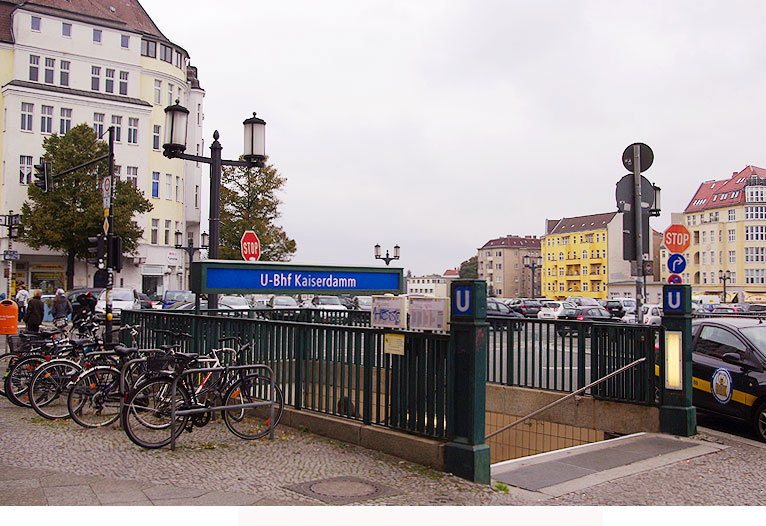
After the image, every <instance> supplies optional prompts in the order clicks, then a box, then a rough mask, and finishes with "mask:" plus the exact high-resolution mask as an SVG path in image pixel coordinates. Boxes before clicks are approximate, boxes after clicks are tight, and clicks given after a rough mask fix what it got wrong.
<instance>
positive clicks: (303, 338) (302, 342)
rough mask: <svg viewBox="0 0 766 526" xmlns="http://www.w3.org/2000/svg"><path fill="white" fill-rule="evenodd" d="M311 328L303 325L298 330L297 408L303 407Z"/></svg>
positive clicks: (296, 356)
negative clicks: (304, 364)
mask: <svg viewBox="0 0 766 526" xmlns="http://www.w3.org/2000/svg"><path fill="white" fill-rule="evenodd" d="M309 330H310V329H309V328H308V327H301V328H299V329H298V330H297V331H296V332H297V338H298V341H297V342H296V343H297V345H296V346H295V384H294V385H295V387H294V389H295V409H302V407H303V362H304V358H305V356H306V349H307V348H308V345H309V339H310V334H308V332H309Z"/></svg>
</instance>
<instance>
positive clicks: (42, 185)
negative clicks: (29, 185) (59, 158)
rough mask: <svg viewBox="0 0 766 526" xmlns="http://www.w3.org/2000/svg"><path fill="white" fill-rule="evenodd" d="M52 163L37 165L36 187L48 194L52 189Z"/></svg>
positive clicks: (42, 162)
mask: <svg viewBox="0 0 766 526" xmlns="http://www.w3.org/2000/svg"><path fill="white" fill-rule="evenodd" d="M49 169H50V163H46V162H45V161H40V164H36V165H35V186H36V187H38V188H39V189H40V190H42V192H43V193H46V192H47V191H48V189H49V188H50V182H51V175H50V172H49Z"/></svg>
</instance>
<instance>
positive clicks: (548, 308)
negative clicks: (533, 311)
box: [537, 301, 576, 320]
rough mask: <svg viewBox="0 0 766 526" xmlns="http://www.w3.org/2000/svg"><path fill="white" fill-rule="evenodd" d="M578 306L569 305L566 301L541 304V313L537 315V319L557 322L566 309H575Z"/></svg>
mask: <svg viewBox="0 0 766 526" xmlns="http://www.w3.org/2000/svg"><path fill="white" fill-rule="evenodd" d="M575 307H576V305H575V304H574V303H568V302H566V301H546V302H545V303H541V307H540V312H538V313H537V318H538V319H541V320H556V319H558V317H559V314H561V311H563V310H564V309H566V308H570V309H573V308H575Z"/></svg>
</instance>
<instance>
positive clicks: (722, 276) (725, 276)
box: [718, 270, 731, 303]
mask: <svg viewBox="0 0 766 526" xmlns="http://www.w3.org/2000/svg"><path fill="white" fill-rule="evenodd" d="M718 279H719V280H720V281H723V302H724V303H726V282H727V281H731V270H727V271H726V272H724V271H723V270H719V271H718Z"/></svg>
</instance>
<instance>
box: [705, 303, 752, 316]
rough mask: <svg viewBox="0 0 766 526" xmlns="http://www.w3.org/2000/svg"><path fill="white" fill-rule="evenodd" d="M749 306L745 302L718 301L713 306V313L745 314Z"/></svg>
mask: <svg viewBox="0 0 766 526" xmlns="http://www.w3.org/2000/svg"><path fill="white" fill-rule="evenodd" d="M751 308H752V307H751V305H749V304H747V303H720V304H718V305H716V306H715V307H713V314H745V313H746V312H750V311H751Z"/></svg>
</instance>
